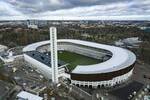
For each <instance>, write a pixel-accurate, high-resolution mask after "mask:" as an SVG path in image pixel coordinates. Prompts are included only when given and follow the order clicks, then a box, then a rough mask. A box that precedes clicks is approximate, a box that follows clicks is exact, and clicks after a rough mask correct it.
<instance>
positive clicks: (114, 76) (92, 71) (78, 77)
mask: <svg viewBox="0 0 150 100" xmlns="http://www.w3.org/2000/svg"><path fill="white" fill-rule="evenodd" d="M57 43H58V45H57V48H58V51H69V52H74V53H77V54H81V55H84V56H88V57H92V58H95V59H101V58H104V57H106V56H109V59H107V60H105V61H104V62H101V63H97V64H92V65H77V66H76V67H75V68H74V69H73V70H72V71H71V72H70V73H69V75H68V74H67V73H65V72H66V69H65V66H66V65H67V64H66V63H62V61H60V62H59V61H58V64H59V66H58V67H59V68H58V73H59V75H58V76H59V77H61V76H62V77H67V78H70V80H71V84H74V85H78V86H87V87H101V86H104V87H111V86H114V85H116V84H120V83H122V82H125V81H126V80H128V79H129V77H130V76H131V75H132V73H133V69H134V64H135V61H136V56H135V54H134V53H132V52H131V51H129V50H126V49H123V48H119V47H115V46H109V45H104V44H98V43H94V42H88V41H82V40H73V39H60V40H57ZM31 51H32V52H33V51H36V52H39V53H40V54H43V53H44V52H49V51H50V41H49V40H48V41H42V42H37V43H33V44H30V45H27V46H26V47H24V49H23V52H24V59H25V61H27V62H28V63H29V64H30V65H32V66H33V67H35V68H37V69H38V70H39V71H40V72H41V73H42V74H43V75H44V76H45V77H46V78H48V79H51V78H52V76H51V74H52V69H51V66H49V65H50V64H48V63H47V62H48V60H47V59H49V58H47V57H44V58H43V59H44V60H46V61H47V62H46V61H41V60H37V59H35V58H34V57H33V56H31V55H29V54H28V52H31ZM49 63H50V62H49Z"/></svg>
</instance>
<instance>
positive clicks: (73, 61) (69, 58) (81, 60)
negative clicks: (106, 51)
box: [58, 51, 100, 70]
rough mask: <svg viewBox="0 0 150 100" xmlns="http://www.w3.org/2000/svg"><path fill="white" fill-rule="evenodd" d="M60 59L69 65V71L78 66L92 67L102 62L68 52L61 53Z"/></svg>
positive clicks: (59, 54)
mask: <svg viewBox="0 0 150 100" xmlns="http://www.w3.org/2000/svg"><path fill="white" fill-rule="evenodd" d="M58 58H59V59H60V60H62V61H64V62H66V63H69V65H68V69H69V70H72V69H74V68H75V67H76V66H77V65H91V64H96V63H99V62H100V60H98V59H94V58H90V57H87V56H84V55H80V54H76V53H72V52H68V51H59V53H58Z"/></svg>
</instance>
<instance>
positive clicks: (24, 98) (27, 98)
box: [17, 91, 43, 100]
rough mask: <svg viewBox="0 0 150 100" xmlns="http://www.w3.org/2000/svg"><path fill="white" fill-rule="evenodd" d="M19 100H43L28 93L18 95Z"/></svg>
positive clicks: (23, 92) (22, 92)
mask: <svg viewBox="0 0 150 100" xmlns="http://www.w3.org/2000/svg"><path fill="white" fill-rule="evenodd" d="M17 100H43V98H42V97H40V96H38V95H34V94H31V93H29V92H26V91H21V92H20V93H18V94H17Z"/></svg>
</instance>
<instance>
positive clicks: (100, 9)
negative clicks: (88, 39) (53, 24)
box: [0, 0, 150, 20]
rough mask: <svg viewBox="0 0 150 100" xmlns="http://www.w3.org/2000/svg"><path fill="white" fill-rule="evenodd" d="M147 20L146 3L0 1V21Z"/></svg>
mask: <svg viewBox="0 0 150 100" xmlns="http://www.w3.org/2000/svg"><path fill="white" fill-rule="evenodd" d="M8 19H49V20H55V19H56V20H57V19H60V20H66V19H93V20H99V19H100V20H101V19H107V20H110V19H117V20H150V0H0V20H8Z"/></svg>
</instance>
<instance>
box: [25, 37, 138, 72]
mask: <svg viewBox="0 0 150 100" xmlns="http://www.w3.org/2000/svg"><path fill="white" fill-rule="evenodd" d="M58 42H68V43H73V44H78V45H85V46H89V47H93V48H98V49H104V50H108V51H110V52H111V53H112V57H111V58H110V59H109V60H107V61H105V62H102V63H98V64H93V65H85V66H84V65H78V66H77V67H76V68H75V69H74V70H73V71H72V73H80V74H81V73H82V74H93V73H107V72H112V71H117V70H120V69H123V68H126V67H128V66H130V65H132V64H133V63H134V62H135V60H136V56H135V54H134V53H132V52H131V51H129V50H126V49H123V48H119V47H115V46H109V45H105V44H98V43H94V42H88V41H82V40H73V39H60V40H58ZM49 43H50V41H49V40H48V41H42V42H37V43H33V44H30V45H28V46H26V47H25V48H24V49H23V51H24V52H26V51H33V50H36V49H37V47H39V46H42V45H46V44H47V45H48V44H49Z"/></svg>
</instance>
